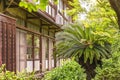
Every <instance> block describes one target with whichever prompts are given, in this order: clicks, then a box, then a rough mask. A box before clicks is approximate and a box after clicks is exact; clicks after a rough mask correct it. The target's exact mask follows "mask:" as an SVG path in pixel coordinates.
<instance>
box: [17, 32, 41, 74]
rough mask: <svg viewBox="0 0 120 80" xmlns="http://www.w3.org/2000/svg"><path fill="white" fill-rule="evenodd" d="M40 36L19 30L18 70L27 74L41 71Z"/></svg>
mask: <svg viewBox="0 0 120 80" xmlns="http://www.w3.org/2000/svg"><path fill="white" fill-rule="evenodd" d="M39 39H40V38H39V35H35V34H31V33H28V32H26V31H22V30H18V31H17V36H16V41H17V56H16V57H17V58H16V59H17V70H19V71H23V70H25V69H26V70H27V72H32V71H39V70H40V46H39V45H40V40H39Z"/></svg>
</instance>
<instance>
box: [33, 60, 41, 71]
mask: <svg viewBox="0 0 120 80" xmlns="http://www.w3.org/2000/svg"><path fill="white" fill-rule="evenodd" d="M34 66H35V69H34V70H35V71H39V70H40V61H39V60H35V64H34Z"/></svg>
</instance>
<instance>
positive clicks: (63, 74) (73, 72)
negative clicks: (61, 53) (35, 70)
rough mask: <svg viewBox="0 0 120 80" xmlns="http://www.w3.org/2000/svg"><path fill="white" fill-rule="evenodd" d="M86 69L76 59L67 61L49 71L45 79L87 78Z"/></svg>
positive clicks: (83, 79)
mask: <svg viewBox="0 0 120 80" xmlns="http://www.w3.org/2000/svg"><path fill="white" fill-rule="evenodd" d="M84 71H85V70H84V69H82V68H81V66H80V65H79V64H78V63H76V62H75V61H66V62H65V63H64V64H63V65H62V66H60V67H57V68H55V69H53V70H52V71H50V72H48V73H47V74H46V75H45V77H44V79H43V80H86V74H85V73H84Z"/></svg>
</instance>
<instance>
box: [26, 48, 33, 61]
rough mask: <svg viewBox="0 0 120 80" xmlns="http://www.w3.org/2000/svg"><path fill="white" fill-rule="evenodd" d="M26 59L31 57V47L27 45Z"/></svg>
mask: <svg viewBox="0 0 120 80" xmlns="http://www.w3.org/2000/svg"><path fill="white" fill-rule="evenodd" d="M27 59H32V48H29V47H27Z"/></svg>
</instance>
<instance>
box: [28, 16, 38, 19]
mask: <svg viewBox="0 0 120 80" xmlns="http://www.w3.org/2000/svg"><path fill="white" fill-rule="evenodd" d="M27 19H39V17H37V16H34V17H27Z"/></svg>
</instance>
